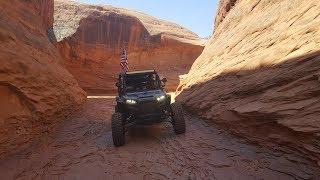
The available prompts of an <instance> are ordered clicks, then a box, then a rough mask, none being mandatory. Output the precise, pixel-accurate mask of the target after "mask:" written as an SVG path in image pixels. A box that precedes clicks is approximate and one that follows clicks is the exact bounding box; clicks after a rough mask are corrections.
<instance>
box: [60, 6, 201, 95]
mask: <svg viewBox="0 0 320 180" xmlns="http://www.w3.org/2000/svg"><path fill="white" fill-rule="evenodd" d="M54 32H55V35H56V37H57V40H58V47H59V49H60V52H61V54H62V56H63V58H64V59H65V61H64V64H65V65H66V67H67V68H68V70H69V71H70V72H71V73H72V74H73V75H74V76H75V78H76V79H77V80H78V82H79V84H80V86H81V87H82V88H83V89H85V90H86V91H87V92H89V93H109V92H114V91H115V85H114V84H115V82H116V79H117V77H118V74H119V72H120V71H121V67H120V65H119V63H120V50H121V48H122V47H123V45H124V44H125V43H127V46H128V57H129V58H128V59H129V67H130V70H131V71H133V70H143V69H156V70H158V71H159V72H160V74H162V75H166V77H167V79H168V84H167V88H168V89H169V90H175V89H176V87H177V85H178V84H179V75H180V74H185V73H187V70H188V69H190V67H191V65H192V63H193V62H194V60H195V59H196V58H197V57H198V56H199V55H200V54H201V52H202V50H203V48H204V40H201V39H200V38H199V37H198V36H197V35H196V34H194V33H192V32H190V31H189V30H187V29H185V28H183V27H181V26H179V25H177V24H174V23H170V22H166V21H163V20H158V19H156V18H154V17H151V16H149V15H146V14H143V13H139V12H135V11H132V10H127V9H120V8H114V7H111V6H93V5H84V4H79V3H75V2H71V1H61V0H56V1H55V23H54Z"/></svg>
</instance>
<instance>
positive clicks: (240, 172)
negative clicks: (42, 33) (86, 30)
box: [0, 97, 320, 180]
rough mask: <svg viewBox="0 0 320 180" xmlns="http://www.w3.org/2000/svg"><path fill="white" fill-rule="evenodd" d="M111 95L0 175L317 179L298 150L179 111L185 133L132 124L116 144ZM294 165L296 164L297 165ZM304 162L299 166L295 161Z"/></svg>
mask: <svg viewBox="0 0 320 180" xmlns="http://www.w3.org/2000/svg"><path fill="white" fill-rule="evenodd" d="M114 104H115V102H114V99H112V97H105V98H99V97H93V98H89V99H88V102H87V104H86V105H85V107H84V110H83V111H82V112H81V113H77V114H75V115H74V116H73V117H72V118H70V120H68V121H66V122H65V123H63V124H62V125H61V127H59V128H58V129H57V131H56V133H54V134H52V135H51V137H47V138H46V139H45V141H44V142H41V143H40V144H41V145H40V146H36V147H33V148H30V149H28V150H27V151H24V152H21V153H20V154H18V155H16V156H14V157H10V159H5V160H2V161H0V174H1V179H245V180H250V179H273V180H275V179H317V178H318V179H319V177H320V170H319V168H318V167H316V166H313V165H312V164H311V163H309V162H308V161H306V160H304V159H302V158H301V157H299V156H298V155H296V154H286V153H283V152H274V151H271V150H268V149H264V148H261V147H258V146H253V145H250V144H248V143H247V142H246V141H245V140H243V139H239V138H237V137H235V136H233V135H231V134H229V133H228V132H226V131H224V130H222V129H219V127H216V126H214V125H208V124H207V123H206V122H204V121H203V120H201V119H198V118H196V117H192V116H190V115H188V114H185V117H186V119H187V121H186V123H187V133H186V134H185V135H179V136H176V135H175V134H174V133H173V131H172V127H171V125H170V124H162V125H155V126H152V127H136V128H133V129H131V130H130V131H129V132H128V134H127V136H126V137H127V140H126V142H127V144H126V145H125V146H124V147H119V148H115V147H114V146H113V143H112V137H111V130H110V116H111V113H112V112H113V107H114ZM297 162H300V163H297ZM301 162H304V163H301Z"/></svg>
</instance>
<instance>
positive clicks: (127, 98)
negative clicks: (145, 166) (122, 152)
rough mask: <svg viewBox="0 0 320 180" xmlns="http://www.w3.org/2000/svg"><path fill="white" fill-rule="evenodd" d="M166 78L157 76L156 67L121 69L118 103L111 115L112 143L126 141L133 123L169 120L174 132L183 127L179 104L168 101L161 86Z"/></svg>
mask: <svg viewBox="0 0 320 180" xmlns="http://www.w3.org/2000/svg"><path fill="white" fill-rule="evenodd" d="M166 81H167V79H166V78H163V79H162V80H160V78H159V76H158V74H157V72H156V71H155V70H148V71H135V72H127V73H121V74H120V75H119V79H118V82H117V83H116V86H117V87H118V96H117V98H116V101H117V105H116V107H115V113H114V114H113V115H112V124H111V126H112V138H113V143H114V145H115V146H122V145H124V144H125V132H126V130H127V129H128V127H131V126H134V125H152V124H155V123H160V122H165V121H169V122H171V123H172V125H173V129H174V132H175V133H176V134H182V133H185V131H186V125H185V120H184V116H183V112H182V108H181V106H180V105H179V104H178V103H173V104H171V95H170V94H166V92H165V90H164V86H165V83H166Z"/></svg>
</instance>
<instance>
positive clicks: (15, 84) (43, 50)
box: [0, 0, 85, 158]
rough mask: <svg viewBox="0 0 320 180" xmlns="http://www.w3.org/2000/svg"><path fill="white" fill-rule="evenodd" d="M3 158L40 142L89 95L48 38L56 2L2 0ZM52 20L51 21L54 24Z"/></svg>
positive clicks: (0, 143)
mask: <svg viewBox="0 0 320 180" xmlns="http://www.w3.org/2000/svg"><path fill="white" fill-rule="evenodd" d="M0 12H1V16H0V95H1V101H0V109H1V110H0V158H3V157H5V156H7V155H8V154H12V153H15V152H17V151H19V150H22V149H24V148H26V147H28V146H30V145H31V144H32V143H34V142H38V141H39V138H40V137H41V136H43V135H44V133H46V132H48V131H50V130H51V128H53V127H54V125H55V124H56V123H57V122H58V120H61V118H63V117H65V116H66V115H68V114H69V113H70V112H72V110H74V109H75V108H77V107H78V106H79V105H80V104H81V103H82V102H83V101H84V100H85V93H84V91H83V90H82V89H81V88H80V87H79V86H78V84H77V82H76V80H75V79H74V78H73V77H72V75H71V74H70V73H69V72H68V71H67V70H66V69H64V68H63V67H62V66H61V64H60V63H61V62H60V61H62V59H61V56H60V55H59V51H58V50H57V48H56V47H55V46H54V45H52V44H51V43H50V41H49V39H48V36H47V30H48V29H49V28H50V27H52V25H53V24H52V20H53V18H52V17H53V1H52V0H44V1H37V0H32V1H22V0H12V1H1V2H0ZM50 24H51V25H50Z"/></svg>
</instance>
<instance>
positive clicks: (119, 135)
mask: <svg viewBox="0 0 320 180" xmlns="http://www.w3.org/2000/svg"><path fill="white" fill-rule="evenodd" d="M111 121H112V122H111V128H112V139H113V144H114V145H115V146H123V145H124V143H125V129H124V123H123V116H122V114H121V113H118V112H115V113H114V114H113V115H112V120H111Z"/></svg>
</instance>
